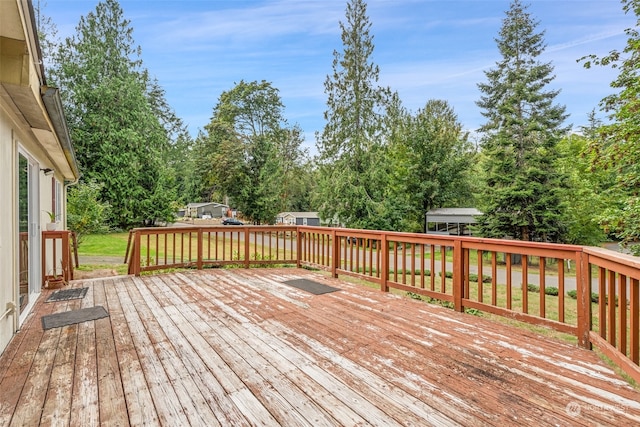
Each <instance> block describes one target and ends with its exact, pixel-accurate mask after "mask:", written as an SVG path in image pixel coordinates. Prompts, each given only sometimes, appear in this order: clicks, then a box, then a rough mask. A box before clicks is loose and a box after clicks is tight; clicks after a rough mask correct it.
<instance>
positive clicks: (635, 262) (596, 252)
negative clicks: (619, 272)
mask: <svg viewBox="0 0 640 427" xmlns="http://www.w3.org/2000/svg"><path fill="white" fill-rule="evenodd" d="M582 249H583V251H584V252H585V253H587V254H589V255H590V256H592V257H593V256H595V257H598V258H602V259H606V260H608V261H613V262H617V263H620V264H625V265H628V266H632V267H635V268H637V269H640V257H636V256H633V255H629V254H625V253H622V252H616V251H612V250H610V249H605V248H596V247H594V246H584V247H583V248H582Z"/></svg>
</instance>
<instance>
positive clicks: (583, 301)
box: [576, 251, 591, 350]
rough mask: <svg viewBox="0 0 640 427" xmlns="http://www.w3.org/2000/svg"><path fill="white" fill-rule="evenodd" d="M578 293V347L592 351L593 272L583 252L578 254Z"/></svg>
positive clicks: (587, 257)
mask: <svg viewBox="0 0 640 427" xmlns="http://www.w3.org/2000/svg"><path fill="white" fill-rule="evenodd" d="M576 291H577V293H578V302H577V309H578V325H577V327H578V331H577V334H578V345H579V346H580V347H583V348H586V349H589V350H590V349H591V341H590V339H589V332H590V331H591V271H590V268H589V256H588V255H587V254H585V253H584V252H582V251H578V252H576Z"/></svg>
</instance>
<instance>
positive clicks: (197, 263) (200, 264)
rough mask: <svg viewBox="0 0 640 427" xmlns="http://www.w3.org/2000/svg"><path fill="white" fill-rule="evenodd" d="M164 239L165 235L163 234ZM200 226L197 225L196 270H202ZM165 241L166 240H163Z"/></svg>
mask: <svg viewBox="0 0 640 427" xmlns="http://www.w3.org/2000/svg"><path fill="white" fill-rule="evenodd" d="M165 239H166V236H165ZM202 240H203V239H202V227H198V259H197V260H196V267H197V268H198V270H202V256H203V255H202V254H203V250H202V245H203V242H202ZM165 242H166V240H165Z"/></svg>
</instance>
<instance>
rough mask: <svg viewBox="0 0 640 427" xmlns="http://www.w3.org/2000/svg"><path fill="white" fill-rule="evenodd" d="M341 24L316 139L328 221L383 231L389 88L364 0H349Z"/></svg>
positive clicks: (324, 206)
mask: <svg viewBox="0 0 640 427" xmlns="http://www.w3.org/2000/svg"><path fill="white" fill-rule="evenodd" d="M345 15H346V16H345V17H346V22H340V29H341V31H342V44H343V51H342V52H338V51H334V53H333V66H332V68H333V73H332V74H331V75H328V76H327V78H326V80H325V84H324V87H325V93H326V94H327V110H326V111H325V113H324V118H325V120H326V124H325V127H324V129H323V131H322V133H321V134H319V135H318V136H317V148H318V152H319V159H320V162H321V167H320V174H321V176H320V181H319V186H318V187H319V188H318V191H319V192H320V193H321V194H320V198H321V199H322V200H323V204H322V206H320V211H321V215H322V216H323V217H324V218H339V220H340V221H341V222H342V223H344V224H345V225H348V226H351V227H359V228H379V227H384V224H382V223H381V222H380V221H381V215H382V214H383V212H384V210H383V199H384V187H385V185H386V177H385V176H384V175H382V174H381V173H380V172H381V171H383V170H386V168H385V167H384V164H383V160H384V158H385V157H386V146H385V143H384V116H385V110H386V108H387V106H388V102H389V97H390V91H389V89H386V88H382V87H379V86H378V85H377V82H378V78H379V68H378V66H377V65H375V64H374V63H373V62H372V61H371V55H372V53H373V49H374V45H373V36H372V35H371V34H370V28H371V23H370V22H369V18H368V16H367V7H366V3H365V2H364V1H363V0H351V1H349V2H348V3H347V7H346V14H345Z"/></svg>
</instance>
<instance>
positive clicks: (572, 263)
mask: <svg viewBox="0 0 640 427" xmlns="http://www.w3.org/2000/svg"><path fill="white" fill-rule="evenodd" d="M125 262H128V263H129V273H130V274H135V275H140V274H141V273H143V272H148V271H154V270H167V269H172V268H198V269H201V268H207V267H220V266H238V267H244V268H249V267H263V266H269V265H274V264H277V265H295V266H297V267H307V268H317V269H322V270H326V271H328V272H330V273H331V274H332V275H333V276H334V277H339V276H341V275H342V276H351V277H355V278H358V279H361V280H364V281H367V282H370V283H375V284H376V285H377V286H379V287H380V290H382V291H384V292H388V291H389V290H390V289H397V290H401V291H406V292H410V293H411V295H412V296H419V297H424V298H425V299H429V300H438V301H440V302H442V303H443V304H444V305H446V306H448V307H452V308H453V309H454V310H456V311H465V310H467V311H471V312H475V311H478V310H480V311H483V312H487V313H492V314H495V315H499V316H504V317H508V318H512V319H516V320H519V321H522V322H526V323H529V324H533V325H541V326H546V327H549V328H552V329H554V330H557V331H560V332H564V333H568V334H572V335H574V336H575V337H577V341H578V345H580V346H581V347H584V348H589V349H590V348H591V346H592V345H594V344H595V345H596V346H597V347H598V348H599V349H600V350H601V351H602V353H603V354H604V355H606V356H607V357H608V358H610V359H611V360H612V361H613V362H614V363H615V364H616V365H617V366H619V367H620V368H621V369H623V370H624V371H625V372H626V373H627V374H628V375H629V376H630V377H631V378H633V379H634V380H635V381H637V382H640V367H639V359H640V327H639V323H640V322H639V318H640V316H639V313H640V286H639V280H640V258H636V257H632V256H629V255H625V254H620V253H617V252H613V251H609V250H605V249H600V248H593V247H582V246H575V245H559V244H551V243H536V242H520V241H513V240H497V239H482V238H473V237H458V236H440V235H429V234H414V233H395V232H383V231H372V230H354V229H343V228H326V227H302V226H299V227H296V226H241V227H236V226H233V227H231V226H215V227H182V228H139V229H134V230H132V231H131V232H130V235H129V244H128V248H127V254H126V260H125Z"/></svg>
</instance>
